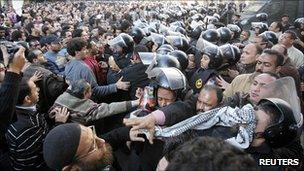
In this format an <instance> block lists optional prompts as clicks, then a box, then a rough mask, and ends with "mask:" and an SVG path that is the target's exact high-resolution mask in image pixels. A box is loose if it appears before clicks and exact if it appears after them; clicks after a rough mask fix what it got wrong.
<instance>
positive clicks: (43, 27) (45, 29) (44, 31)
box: [41, 25, 50, 34]
mask: <svg viewBox="0 0 304 171" xmlns="http://www.w3.org/2000/svg"><path fill="white" fill-rule="evenodd" d="M41 30H42V33H44V34H46V32H47V31H48V30H50V28H49V27H48V26H46V25H44V26H42V28H41Z"/></svg>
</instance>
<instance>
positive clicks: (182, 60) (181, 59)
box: [170, 50, 189, 71]
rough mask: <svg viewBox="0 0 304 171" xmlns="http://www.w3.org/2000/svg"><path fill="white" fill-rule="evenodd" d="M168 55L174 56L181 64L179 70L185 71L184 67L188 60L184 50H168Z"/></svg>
mask: <svg viewBox="0 0 304 171" xmlns="http://www.w3.org/2000/svg"><path fill="white" fill-rule="evenodd" d="M170 55H172V56H174V57H176V59H177V60H178V62H179V64H180V66H181V71H185V69H187V67H188V63H189V61H188V56H187V54H186V53H185V52H183V51H181V50H174V51H172V52H170Z"/></svg>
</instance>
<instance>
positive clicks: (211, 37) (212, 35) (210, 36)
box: [201, 29, 220, 44]
mask: <svg viewBox="0 0 304 171" xmlns="http://www.w3.org/2000/svg"><path fill="white" fill-rule="evenodd" d="M201 37H202V38H203V39H205V40H207V41H208V42H211V43H214V44H216V43H217V42H218V40H219V38H220V35H219V33H218V31H217V30H215V29H209V30H206V31H204V32H202V35H201Z"/></svg>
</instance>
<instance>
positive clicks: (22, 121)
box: [6, 107, 49, 170]
mask: <svg viewBox="0 0 304 171" xmlns="http://www.w3.org/2000/svg"><path fill="white" fill-rule="evenodd" d="M16 113H17V118H18V119H17V121H16V122H15V123H13V124H11V125H10V126H9V128H8V130H7V133H6V140H7V144H8V146H9V157H10V161H11V165H12V168H13V169H14V170H42V169H43V170H45V169H46V168H47V167H46V164H45V162H44V159H43V154H42V151H43V148H42V147H43V141H44V138H45V136H46V135H47V133H48V131H49V130H48V126H47V123H46V121H45V118H44V116H43V115H41V114H38V113H37V112H35V111H33V110H31V108H27V109H25V108H23V109H21V108H18V107H16Z"/></svg>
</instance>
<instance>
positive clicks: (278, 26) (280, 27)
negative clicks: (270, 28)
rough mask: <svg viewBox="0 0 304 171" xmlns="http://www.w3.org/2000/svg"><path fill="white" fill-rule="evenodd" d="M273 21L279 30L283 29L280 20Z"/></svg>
mask: <svg viewBox="0 0 304 171" xmlns="http://www.w3.org/2000/svg"><path fill="white" fill-rule="evenodd" d="M274 22H275V23H277V28H279V31H282V30H283V25H282V23H281V22H280V21H274Z"/></svg>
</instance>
